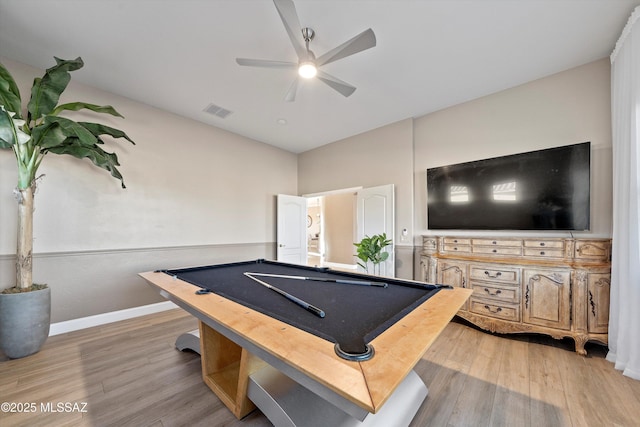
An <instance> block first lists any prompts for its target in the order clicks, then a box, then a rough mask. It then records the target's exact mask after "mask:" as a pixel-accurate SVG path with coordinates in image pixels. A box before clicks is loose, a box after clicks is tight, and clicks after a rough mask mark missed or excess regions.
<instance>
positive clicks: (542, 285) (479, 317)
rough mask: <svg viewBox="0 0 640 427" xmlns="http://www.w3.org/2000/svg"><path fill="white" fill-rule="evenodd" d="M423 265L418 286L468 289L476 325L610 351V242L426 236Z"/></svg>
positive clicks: (467, 308) (466, 310)
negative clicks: (595, 345) (424, 283)
mask: <svg viewBox="0 0 640 427" xmlns="http://www.w3.org/2000/svg"><path fill="white" fill-rule="evenodd" d="M420 259H421V263H420V264H421V272H422V280H424V281H427V282H430V283H443V284H448V285H452V286H460V287H463V288H470V289H473V295H472V296H471V298H470V299H469V300H468V301H467V303H466V304H465V305H464V306H463V307H462V309H461V310H460V311H459V312H458V316H460V317H462V318H463V319H466V320H468V321H469V322H471V323H473V324H474V325H477V326H479V327H481V328H483V329H486V330H489V331H491V332H498V333H518V332H520V333H522V332H534V333H542V334H547V335H551V336H552V337H554V338H556V339H561V338H563V337H571V338H573V339H574V340H575V346H576V352H578V353H579V354H582V355H586V351H585V349H584V345H585V343H586V342H587V341H590V340H593V341H597V342H600V343H602V344H605V345H606V344H607V335H608V325H609V289H610V283H611V240H610V239H583V238H576V239H573V238H549V237H542V238H529V237H527V238H512V237H507V238H505V237H499V238H495V239H493V238H491V237H453V236H441V237H438V236H423V246H422V253H421V256H420Z"/></svg>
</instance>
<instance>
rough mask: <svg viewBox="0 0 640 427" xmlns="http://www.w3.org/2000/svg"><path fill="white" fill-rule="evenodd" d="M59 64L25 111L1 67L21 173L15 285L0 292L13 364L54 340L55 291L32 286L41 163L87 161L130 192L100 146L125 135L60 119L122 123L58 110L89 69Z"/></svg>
mask: <svg viewBox="0 0 640 427" xmlns="http://www.w3.org/2000/svg"><path fill="white" fill-rule="evenodd" d="M55 60H56V65H54V66H53V67H51V68H49V69H47V70H46V71H45V73H44V75H43V76H42V77H41V78H36V79H35V80H34V82H33V85H32V87H31V98H30V100H29V102H28V104H27V105H26V109H25V110H24V111H23V108H22V101H21V97H20V91H19V90H18V86H17V85H16V82H15V80H14V79H13V77H12V76H11V74H10V73H9V71H8V70H7V69H6V68H5V67H4V65H2V64H0V149H2V148H4V149H10V150H12V151H13V153H14V155H15V158H16V163H17V167H18V185H17V187H16V189H15V190H14V194H15V197H16V200H17V202H18V225H17V227H18V233H17V234H18V242H17V243H18V244H17V252H16V285H15V286H14V287H11V288H9V289H5V290H3V291H2V292H0V349H1V350H2V351H3V352H4V353H5V355H6V356H8V357H10V358H20V357H24V356H28V355H30V354H33V353H36V352H37V351H39V350H40V347H41V346H42V344H44V341H45V340H46V338H47V336H48V335H49V321H50V311H51V294H50V289H49V288H48V287H47V286H46V285H34V283H33V280H32V271H33V269H32V252H33V196H34V193H35V189H36V180H37V177H36V173H37V171H38V167H39V166H40V164H41V163H42V160H43V159H44V157H45V156H46V155H47V154H49V153H52V154H68V155H71V156H73V157H76V158H80V159H83V158H88V159H90V160H91V161H92V162H93V164H94V165H96V166H98V167H100V168H102V169H105V170H107V171H109V172H110V173H111V175H112V176H113V177H114V178H116V179H119V180H120V182H121V184H122V188H125V186H124V182H123V180H122V175H120V172H118V169H117V166H119V165H120V164H119V163H118V157H117V156H116V155H115V154H114V153H108V152H106V151H104V150H103V149H102V148H101V145H103V144H104V142H105V141H104V140H103V136H104V135H107V136H109V137H112V138H124V139H126V140H128V141H129V142H131V143H133V141H132V140H131V139H130V138H129V137H128V136H127V135H126V134H125V133H124V132H123V131H121V130H118V129H114V128H112V127H109V126H106V125H103V124H99V123H89V122H78V121H74V120H71V119H69V118H65V117H63V116H62V115H61V114H62V113H64V112H68V111H79V110H90V111H93V112H95V113H105V114H110V115H112V116H116V117H122V115H120V113H118V112H117V111H116V110H115V109H114V108H113V107H111V106H100V105H94V104H89V103H86V102H71V103H65V104H60V105H58V102H59V99H60V95H61V94H62V92H64V90H65V89H66V88H67V85H68V84H69V81H70V80H71V75H70V72H71V71H75V70H78V69H80V68H82V67H83V65H84V63H83V62H82V59H81V58H77V59H74V60H63V59H59V58H55ZM23 114H24V115H23Z"/></svg>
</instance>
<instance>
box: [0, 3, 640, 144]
mask: <svg viewBox="0 0 640 427" xmlns="http://www.w3.org/2000/svg"><path fill="white" fill-rule="evenodd" d="M638 4H640V0H422V1H418V0H414V1H411V0H395V1H394V0H323V1H320V0H315V1H314V0H296V1H295V5H296V8H297V11H298V16H299V19H300V23H301V25H302V26H308V27H311V28H313V29H314V30H315V32H316V37H315V39H314V40H313V41H312V43H311V49H312V50H313V51H314V52H315V53H316V55H317V56H319V55H321V54H323V53H324V52H326V51H328V50H330V49H332V48H334V47H336V46H337V45H339V44H341V43H342V42H344V41H346V40H347V39H349V38H351V37H353V36H355V35H356V34H358V33H360V32H361V31H364V30H366V29H367V28H372V29H373V30H374V32H375V34H376V38H377V46H376V47H374V48H372V49H369V50H367V51H364V52H361V53H358V54H356V55H353V56H350V57H348V58H344V59H341V60H339V61H336V62H334V63H331V64H327V65H325V66H324V67H323V70H324V71H326V72H328V73H330V74H332V75H334V76H336V77H338V78H340V79H342V80H345V81H346V82H349V83H351V84H353V85H354V86H356V87H357V88H358V89H357V90H356V91H355V93H354V94H353V95H351V96H350V97H349V98H345V97H343V96H342V95H340V94H339V93H337V92H335V91H334V90H332V89H331V88H329V87H328V86H326V85H325V84H323V83H321V82H320V81H318V80H312V81H305V82H304V84H303V85H302V87H301V88H300V89H299V90H298V94H297V98H296V101H295V102H293V103H288V102H285V101H284V100H283V97H284V94H285V93H286V91H287V89H288V88H289V86H290V84H291V82H292V81H293V79H294V76H295V71H292V70H271V69H264V68H250V67H240V66H238V65H237V64H236V62H235V58H236V57H245V58H258V59H273V60H281V61H292V62H296V61H297V57H296V54H295V51H294V50H293V47H292V46H291V43H290V41H289V39H288V37H287V34H286V32H285V30H284V27H283V25H282V22H281V20H280V17H279V15H278V13H277V11H276V9H275V7H274V5H273V3H272V1H271V0H0V56H4V57H7V58H9V59H12V60H15V61H18V62H22V63H25V64H28V65H31V66H35V67H38V68H41V69H44V68H48V67H50V66H51V65H52V64H53V63H54V62H53V56H54V55H55V56H58V57H61V58H67V59H72V58H75V57H77V56H81V57H82V58H83V60H84V61H85V67H84V68H83V69H82V70H79V71H76V72H74V74H73V78H74V80H78V81H80V82H83V83H85V84H89V85H92V86H95V87H98V88H101V89H104V90H107V91H110V92H113V93H116V94H119V95H123V96H126V97H129V98H132V99H134V100H137V101H140V102H143V103H145V104H149V105H152V106H155V107H158V108H161V109H164V110H168V111H171V112H173V113H176V114H179V115H181V116H184V117H189V118H192V119H194V120H198V121H201V122H204V123H208V124H210V125H213V126H217V127H220V128H223V129H226V130H229V131H232V132H235V133H237V134H240V135H244V136H247V137H249V138H253V139H255V140H258V141H262V142H265V143H268V144H271V145H274V146H277V147H281V148H283V149H285V150H289V151H292V152H295V153H298V152H303V151H306V150H309V149H312V148H315V147H318V146H321V145H324V144H327V143H330V142H334V141H337V140H340V139H343V138H346V137H349V136H352V135H356V134H359V133H361V132H365V131H367V130H370V129H374V128H377V127H380V126H384V125H386V124H389V123H393V122H395V121H398V120H402V119H406V118H409V117H418V116H421V115H424V114H427V113H429V112H433V111H436V110H439V109H442V108H445V107H448V106H451V105H455V104H458V103H461V102H464V101H468V100H471V99H474V98H478V97H481V96H484V95H487V94H490V93H493V92H497V91H500V90H503V89H506V88H509V87H513V86H516V85H519V84H522V83H525V82H527V81H531V80H534V79H538V78H541V77H544V76H547V75H550V74H553V73H556V72H559V71H562V70H566V69H569V68H572V67H576V66H578V65H582V64H585V63H588V62H591V61H594V60H597V59H600V58H603V57H606V56H608V55H609V54H610V53H611V51H612V49H613V47H614V45H615V42H616V40H617V39H618V36H619V35H620V32H621V31H622V28H623V27H624V25H625V23H626V21H627V19H628V17H629V15H630V14H631V12H632V10H633V8H634V7H635V6H636V5H638ZM89 101H90V100H89ZM210 103H213V104H216V105H218V106H221V107H223V108H226V109H228V110H231V111H232V112H233V113H232V114H231V115H229V116H228V117H227V118H225V119H221V118H218V117H215V116H212V115H209V114H207V113H205V112H203V111H202V110H203V109H204V108H205V107H207V106H208V105H209V104H210ZM116 108H117V106H116ZM278 119H285V120H286V122H287V124H286V125H281V124H278Z"/></svg>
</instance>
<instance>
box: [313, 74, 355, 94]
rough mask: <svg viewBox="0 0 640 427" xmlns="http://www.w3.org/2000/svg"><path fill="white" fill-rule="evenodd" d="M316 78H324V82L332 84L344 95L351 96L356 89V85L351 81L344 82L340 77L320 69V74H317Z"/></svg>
mask: <svg viewBox="0 0 640 427" xmlns="http://www.w3.org/2000/svg"><path fill="white" fill-rule="evenodd" d="M316 78H318V79H319V80H322V81H323V82H324V83H326V84H328V85H329V86H331V87H332V88H333V89H335V90H337V91H338V92H340V93H341V94H342V95H344V96H349V95H351V94H352V93H353V92H355V90H356V87H355V86H352V85H350V84H349V83H347V82H344V81H342V80H340V79H339V78H337V77H334V76H332V75H329V74H327V73H325V72H323V71H320V70H318V74H317V75H316Z"/></svg>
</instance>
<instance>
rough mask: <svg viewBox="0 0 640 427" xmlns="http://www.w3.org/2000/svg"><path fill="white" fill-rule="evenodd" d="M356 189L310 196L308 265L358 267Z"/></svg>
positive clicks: (308, 209)
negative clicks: (355, 249)
mask: <svg viewBox="0 0 640 427" xmlns="http://www.w3.org/2000/svg"><path fill="white" fill-rule="evenodd" d="M356 190H357V189H348V190H339V191H332V192H329V193H323V194H319V195H318V194H316V195H312V196H307V247H308V255H307V260H308V264H309V265H314V266H322V267H332V268H335V269H344V270H356V269H357V264H356V259H355V257H354V253H355V251H354V246H353V242H355V238H356Z"/></svg>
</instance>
